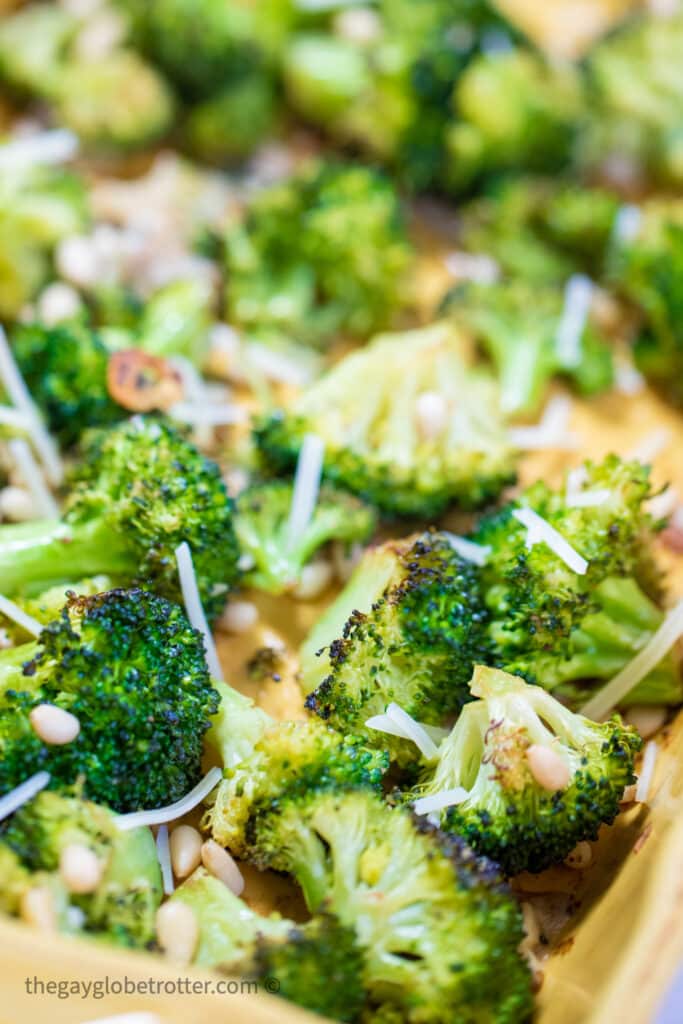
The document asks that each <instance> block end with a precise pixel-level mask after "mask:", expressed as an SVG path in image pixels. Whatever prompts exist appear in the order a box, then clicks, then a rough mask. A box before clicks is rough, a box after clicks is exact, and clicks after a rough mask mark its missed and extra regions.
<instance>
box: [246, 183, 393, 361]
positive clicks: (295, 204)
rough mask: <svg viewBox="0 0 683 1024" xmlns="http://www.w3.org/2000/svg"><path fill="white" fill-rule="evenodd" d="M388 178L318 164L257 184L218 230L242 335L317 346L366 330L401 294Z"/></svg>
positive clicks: (387, 316)
mask: <svg viewBox="0 0 683 1024" xmlns="http://www.w3.org/2000/svg"><path fill="white" fill-rule="evenodd" d="M411 252H412V250H411V248H410V245H409V243H408V240H407V236H406V233H405V229H404V225H403V219H402V213H401V207H400V203H399V199H398V196H397V194H396V191H395V189H394V187H393V186H392V184H391V183H390V182H389V180H388V179H387V178H385V177H384V176H383V175H381V174H380V173H379V172H377V171H374V170H371V169H370V168H367V167H362V166H361V165H359V164H337V163H323V164H319V165H315V166H313V167H310V168H307V169H305V170H303V171H301V172H299V173H298V174H296V175H295V176H293V177H292V178H290V179H288V180H287V181H284V182H282V183H280V184H277V185H274V186H271V187H270V188H268V189H265V190H263V191H261V192H259V193H257V194H256V195H255V196H254V198H253V199H252V200H251V202H250V204H249V207H248V210H247V213H246V216H245V218H244V220H243V222H241V223H237V224H234V225H233V226H232V228H231V229H230V230H229V231H228V234H227V238H226V260H227V273H228V284H227V306H228V311H229V313H230V314H231V316H232V318H233V320H234V321H235V322H236V323H237V324H239V325H240V326H241V327H243V328H244V330H245V331H247V332H248V333H249V334H252V335H255V336H261V337H264V338H266V339H267V338H268V337H269V336H270V337H271V338H272V337H275V338H277V337H279V336H284V337H285V338H288V339H290V340H296V341H298V342H305V343H307V344H309V345H313V346H320V347H324V346H325V345H326V344H328V343H329V342H330V341H331V340H332V339H333V338H334V337H335V336H336V335H338V334H340V333H347V334H352V335H358V336H361V337H366V336H367V335H368V334H370V333H371V332H372V331H374V330H377V329H379V328H382V327H384V326H386V325H387V324H388V323H389V322H390V320H391V318H392V316H393V314H394V313H395V312H396V310H397V309H398V308H399V306H400V305H401V303H402V301H404V299H403V296H404V292H405V287H404V285H405V282H404V274H405V272H406V270H407V269H408V266H409V264H410V260H411Z"/></svg>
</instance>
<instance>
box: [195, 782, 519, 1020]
mask: <svg viewBox="0 0 683 1024" xmlns="http://www.w3.org/2000/svg"><path fill="white" fill-rule="evenodd" d="M244 770H245V771H246V767H245V769H244ZM271 782H272V776H271V778H270V780H269V781H268V782H267V783H266V788H265V790H264V786H263V784H262V783H261V781H260V780H259V779H256V780H253V779H252V784H251V785H250V787H249V791H248V793H247V792H246V791H245V799H243V800H242V804H243V806H244V805H247V806H246V808H245V809H246V812H247V813H246V821H245V820H242V821H239V822H229V821H227V820H226V819H225V818H224V816H223V815H222V814H220V813H218V814H217V813H215V812H214V818H213V827H214V835H215V838H216V839H217V840H218V841H219V842H223V843H225V844H227V845H228V846H230V847H231V848H233V847H234V846H235V845H236V848H237V849H238V850H240V849H244V850H245V852H246V853H247V855H248V856H249V858H250V859H251V860H252V861H253V862H254V863H255V864H257V865H258V866H260V867H262V868H266V867H272V868H275V869H276V870H278V871H286V872H288V873H290V874H292V875H293V876H294V878H295V879H296V881H297V882H298V883H299V884H300V885H301V888H302V890H303V893H304V897H305V899H306V902H307V904H308V906H309V908H310V909H311V911H313V912H314V913H315V912H317V911H319V910H320V909H323V910H326V911H329V912H331V913H333V914H335V915H336V916H337V917H338V918H339V919H340V920H341V921H342V923H344V924H346V925H348V926H350V927H353V928H354V929H355V931H356V935H357V939H358V943H359V945H360V946H361V947H362V949H363V953H364V969H363V984H364V988H365V991H366V998H367V1003H368V1007H369V1016H373V1017H374V1016H375V1015H376V1016H377V1019H382V1020H402V1021H409V1022H415V1024H417V1022H421V1024H429V1022H434V1024H436V1022H439V1021H444V1020H471V1021H475V1020H490V1021H500V1022H503V1021H525V1020H527V1018H528V1017H529V1014H530V1012H531V994H530V985H529V973H528V969H527V967H526V965H525V963H524V962H523V961H522V959H521V957H520V955H519V953H518V949H517V947H518V946H519V943H520V941H521V939H522V927H521V918H520V913H519V910H518V907H517V904H516V903H515V901H514V900H513V899H512V898H511V896H510V893H509V891H508V889H507V888H506V887H505V885H504V884H503V883H502V881H501V879H500V876H499V874H498V869H497V868H496V867H495V866H494V865H493V864H491V863H490V862H488V861H486V860H485V859H484V858H477V857H475V855H474V854H473V853H472V851H471V850H469V849H468V848H467V847H466V846H465V845H464V843H463V842H462V841H461V840H460V839H458V838H456V837H454V838H447V837H446V836H443V835H441V834H440V833H438V832H436V831H435V830H433V829H426V828H425V827H424V826H420V825H418V824H417V823H416V822H415V821H414V820H413V819H412V817H411V815H410V814H409V813H408V812H407V811H406V810H405V809H404V808H401V807H396V808H391V807H389V806H388V805H387V804H386V803H385V802H384V801H383V800H382V798H381V797H380V796H379V795H377V794H375V793H373V792H371V791H368V790H358V789H356V790H348V789H346V790H344V791H341V790H340V789H338V788H334V787H333V788H331V789H330V788H329V787H327V788H322V789H321V788H320V787H315V788H314V787H309V788H308V789H307V790H306V791H305V792H301V793H300V794H299V795H297V796H294V795H293V794H292V792H291V788H290V787H288V786H287V785H286V784H285V786H284V787H283V788H282V789H281V790H280V792H278V791H277V786H273V785H271ZM222 786H225V787H228V788H229V787H230V786H231V782H230V780H227V781H226V782H224V783H222ZM224 806H225V805H224ZM235 826H236V828H235ZM245 843H246V845H245Z"/></svg>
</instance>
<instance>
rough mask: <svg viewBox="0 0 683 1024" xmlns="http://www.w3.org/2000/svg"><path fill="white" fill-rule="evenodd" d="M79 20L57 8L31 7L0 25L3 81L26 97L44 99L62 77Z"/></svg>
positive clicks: (24, 8)
mask: <svg viewBox="0 0 683 1024" xmlns="http://www.w3.org/2000/svg"><path fill="white" fill-rule="evenodd" d="M77 30H78V19H77V18H76V17H74V15H73V14H71V13H69V11H67V10H66V9H65V8H64V7H61V6H60V5H57V4H43V3H40V4H29V5H26V6H24V7H23V8H22V9H21V10H20V11H15V12H13V13H12V14H9V13H8V12H6V11H4V12H3V17H2V21H1V22H0V78H1V79H2V80H3V81H4V82H5V83H6V84H7V85H9V86H10V87H11V88H12V89H13V90H14V91H16V92H17V93H18V94H19V95H20V96H21V97H22V98H23V97H24V96H27V95H28V96H32V95H36V94H38V95H41V94H42V93H43V92H44V90H45V89H46V88H49V83H50V82H51V81H52V80H53V79H54V77H55V76H56V75H58V74H59V70H60V67H61V65H62V62H63V60H64V56H65V54H66V53H67V51H68V47H69V44H70V43H71V42H72V40H73V38H74V36H75V35H76V32H77Z"/></svg>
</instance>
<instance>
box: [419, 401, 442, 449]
mask: <svg viewBox="0 0 683 1024" xmlns="http://www.w3.org/2000/svg"><path fill="white" fill-rule="evenodd" d="M415 416H416V418H417V428H418V430H419V432H420V434H421V435H422V437H423V438H424V440H425V441H433V440H434V438H436V437H439V435H440V434H443V432H444V430H445V429H446V424H447V423H448V404H447V402H446V399H445V398H444V397H443V395H440V394H438V392H436V391H423V392H422V394H421V395H418V397H417V401H416V402H415Z"/></svg>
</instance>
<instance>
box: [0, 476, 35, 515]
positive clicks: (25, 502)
mask: <svg viewBox="0 0 683 1024" xmlns="http://www.w3.org/2000/svg"><path fill="white" fill-rule="evenodd" d="M35 515H36V509H35V505H34V503H33V498H32V497H31V495H30V494H29V492H28V491H27V490H26V489H25V488H24V487H17V486H16V485H14V484H10V486H9V487H3V489H2V490H1V491H0V516H2V518H3V519H10V520H11V521H12V522H13V523H23V522H26V521H27V520H28V519H34V518H35Z"/></svg>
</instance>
